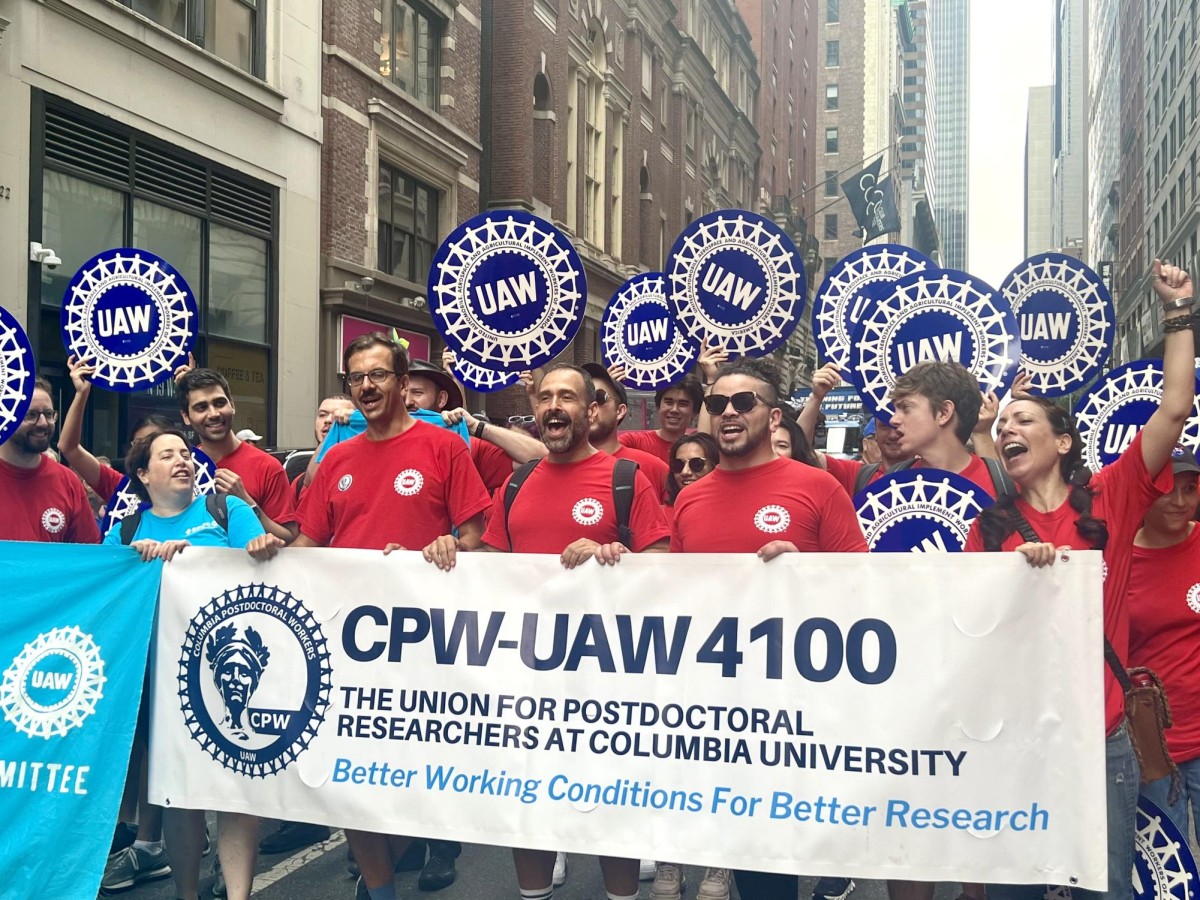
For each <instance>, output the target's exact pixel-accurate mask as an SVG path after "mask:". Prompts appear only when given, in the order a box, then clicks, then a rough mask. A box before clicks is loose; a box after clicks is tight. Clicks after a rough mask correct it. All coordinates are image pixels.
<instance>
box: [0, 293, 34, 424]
mask: <svg viewBox="0 0 1200 900" xmlns="http://www.w3.org/2000/svg"><path fill="white" fill-rule="evenodd" d="M34 367H35V361H34V355H33V345H32V344H31V343H29V336H28V335H27V334H25V329H24V328H22V327H21V323H20V322H18V321H17V320H16V318H15V317H14V316H13V314H12V313H10V312H9V311H8V310H7V309H5V308H4V307H3V306H0V444H3V443H4V442H5V441H7V440H8V439H9V438H10V437H12V435H13V432H14V431H16V430H17V429H18V428H20V427H21V422H23V421H24V420H25V413H27V412H29V404H30V403H31V402H32V401H33V386H34V380H35V379H36V378H37V373H36V372H35V371H34Z"/></svg>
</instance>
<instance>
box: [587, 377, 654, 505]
mask: <svg viewBox="0 0 1200 900" xmlns="http://www.w3.org/2000/svg"><path fill="white" fill-rule="evenodd" d="M583 370H584V371H585V372H587V373H588V374H589V375H591V376H592V382H593V383H594V384H595V385H596V416H595V418H594V419H592V425H591V430H590V431H589V433H588V442H589V443H590V444H591V445H592V446H593V447H595V448H596V449H597V450H603V451H604V452H605V453H607V454H608V455H609V456H615V457H616V458H617V459H631V460H633V461H634V462H635V463H637V464H638V468H639V469H641V471H642V474H643V475H645V476H646V479H647V480H648V481H649V482H650V484H651V486H652V487H654V488H655V489H657V490H658V492H659V494H660V495H662V497H663V499H664V500H665V499H666V491H667V478H668V477H670V474H671V467H670V466H669V465H667V464H666V463H664V462H663V461H662V460H661V459H659V458H658V457H657V456H654V455H653V454H650V453H647V452H646V451H645V450H638V449H637V448H636V447H626V446H625V445H624V444H622V443H621V442H620V440H618V438H617V429H618V428H619V427H620V426H621V422H622V421H623V420H624V418H625V416H626V415H627V414H628V413H629V395H628V394H626V393H625V385H623V384H621V382H619V381H617V380H616V379H614V378H613V377H612V375H611V374H610V373H609V371H608V369H606V368H604V366H602V365H600V364H599V363H585V364H584V366H583Z"/></svg>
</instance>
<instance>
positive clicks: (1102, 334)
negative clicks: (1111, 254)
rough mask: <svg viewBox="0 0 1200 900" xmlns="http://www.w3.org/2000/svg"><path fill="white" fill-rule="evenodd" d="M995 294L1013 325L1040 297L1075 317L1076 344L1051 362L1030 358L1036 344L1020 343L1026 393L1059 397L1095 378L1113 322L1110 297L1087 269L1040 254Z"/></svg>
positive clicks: (1104, 357) (1109, 349)
mask: <svg viewBox="0 0 1200 900" xmlns="http://www.w3.org/2000/svg"><path fill="white" fill-rule="evenodd" d="M1000 292H1001V293H1002V294H1004V297H1005V299H1006V300H1008V303H1009V306H1011V307H1012V311H1013V315H1015V316H1016V317H1017V323H1018V326H1019V325H1020V322H1021V309H1022V308H1023V307H1024V306H1025V305H1026V304H1029V303H1033V304H1035V305H1036V304H1037V303H1038V302H1039V301H1040V300H1042V299H1058V300H1060V301H1063V300H1065V301H1066V303H1067V305H1068V306H1069V307H1070V315H1071V316H1072V317H1073V319H1074V325H1075V329H1076V336H1075V341H1074V342H1073V343H1072V344H1071V346H1070V347H1068V348H1067V349H1066V350H1065V351H1063V352H1061V353H1057V354H1055V355H1054V356H1053V357H1052V358H1042V359H1035V358H1034V357H1032V356H1030V353H1031V352H1035V348H1036V344H1037V342H1036V341H1033V342H1031V341H1024V340H1023V341H1022V342H1021V369H1022V370H1023V371H1024V372H1026V373H1027V374H1028V375H1029V377H1030V392H1031V393H1034V394H1041V395H1042V396H1044V397H1063V396H1066V395H1067V394H1071V393H1074V392H1075V391H1077V390H1079V389H1081V388H1083V387H1084V386H1086V385H1087V384H1088V382H1090V381H1091V380H1092V379H1093V378H1095V377H1096V375H1097V374H1098V373H1099V372H1100V370H1101V369H1102V368H1103V367H1104V364H1105V363H1106V362H1107V361H1108V357H1109V354H1110V353H1112V343H1113V334H1114V333H1115V329H1116V318H1115V314H1114V312H1113V301H1112V295H1111V294H1109V292H1108V288H1107V287H1105V285H1104V282H1103V281H1102V280H1101V278H1100V276H1099V275H1097V274H1096V273H1095V272H1094V271H1092V269H1091V268H1090V267H1088V266H1087V265H1086V264H1084V263H1083V262H1082V261H1080V260H1078V259H1076V258H1075V257H1073V256H1068V255H1067V254H1065V253H1040V254H1038V255H1037V256H1031V257H1029V259H1026V260H1024V261H1023V262H1022V263H1021V264H1020V265H1019V266H1017V267H1016V268H1015V269H1013V270H1012V271H1011V272H1009V273H1008V276H1007V277H1006V278H1005V279H1004V281H1003V283H1002V284H1001V285H1000ZM1055 295H1056V296H1055Z"/></svg>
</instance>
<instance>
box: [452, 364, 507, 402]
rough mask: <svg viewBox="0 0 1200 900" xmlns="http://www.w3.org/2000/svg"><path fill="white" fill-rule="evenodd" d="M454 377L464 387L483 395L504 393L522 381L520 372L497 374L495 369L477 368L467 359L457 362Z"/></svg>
mask: <svg viewBox="0 0 1200 900" xmlns="http://www.w3.org/2000/svg"><path fill="white" fill-rule="evenodd" d="M454 375H455V377H456V378H458V380H459V381H460V382H462V385H463V387H465V388H468V389H469V390H472V391H478V392H479V393H481V394H490V393H492V392H493V391H502V390H504V389H505V388H510V387H512V386H513V385H514V384H516V383H517V382H518V381H520V380H521V375H520V373H519V372H497V371H496V370H495V369H485V368H484V367H483V366H477V365H475V363H473V362H467V361H466V360H465V359H460V360H456V361H455V363H454Z"/></svg>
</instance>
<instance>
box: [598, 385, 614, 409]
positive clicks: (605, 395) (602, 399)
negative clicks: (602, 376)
mask: <svg viewBox="0 0 1200 900" xmlns="http://www.w3.org/2000/svg"><path fill="white" fill-rule="evenodd" d="M611 396H612V395H611V394H609V392H608V391H606V390H605V389H604V388H596V402H597V403H599V404H600V405H601V406H603V405H604V404H605V403H607V402H608V401H609V398H610V397H611Z"/></svg>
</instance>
